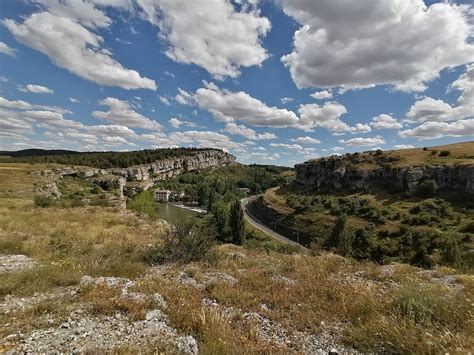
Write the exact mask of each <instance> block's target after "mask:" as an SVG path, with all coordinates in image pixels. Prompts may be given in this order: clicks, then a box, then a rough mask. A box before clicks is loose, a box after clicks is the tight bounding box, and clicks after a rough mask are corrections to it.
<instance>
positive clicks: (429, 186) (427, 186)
mask: <svg viewBox="0 0 474 355" xmlns="http://www.w3.org/2000/svg"><path fill="white" fill-rule="evenodd" d="M437 189H438V185H437V184H436V181H434V180H431V179H428V180H425V181H423V182H421V183H420V184H419V185H418V188H417V189H416V193H417V195H419V196H422V197H427V196H431V195H433V194H434V193H435V192H436V190H437Z"/></svg>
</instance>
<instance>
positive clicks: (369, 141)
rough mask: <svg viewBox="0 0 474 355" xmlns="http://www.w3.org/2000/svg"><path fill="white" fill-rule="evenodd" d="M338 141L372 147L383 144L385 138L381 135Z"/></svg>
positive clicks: (351, 145)
mask: <svg viewBox="0 0 474 355" xmlns="http://www.w3.org/2000/svg"><path fill="white" fill-rule="evenodd" d="M339 143H342V144H345V145H348V146H350V147H373V146H377V145H381V144H385V140H384V139H383V138H382V137H381V136H377V137H371V138H362V137H358V138H352V139H348V140H340V141H339Z"/></svg>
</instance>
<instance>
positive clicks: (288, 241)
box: [240, 195, 307, 250]
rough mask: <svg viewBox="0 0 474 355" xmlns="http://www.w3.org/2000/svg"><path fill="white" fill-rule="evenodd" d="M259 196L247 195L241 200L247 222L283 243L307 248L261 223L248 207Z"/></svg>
mask: <svg viewBox="0 0 474 355" xmlns="http://www.w3.org/2000/svg"><path fill="white" fill-rule="evenodd" d="M258 197H259V196H258V195H255V196H250V197H246V198H243V199H241V200H240V203H241V204H242V210H243V211H244V217H245V220H246V221H247V222H249V223H250V224H251V225H252V226H254V227H255V228H257V229H259V230H261V231H262V232H264V233H265V234H268V235H269V236H270V237H272V238H274V239H276V240H278V241H280V242H282V243H285V244H290V245H295V246H298V247H300V248H302V249H304V250H307V248H306V247H304V246H302V245H301V244H299V243H296V242H294V241H292V240H291V239H288V238H286V237H284V236H282V235H281V234H279V233H277V232H275V231H274V230H272V229H270V228H268V227H267V226H265V225H264V224H263V223H261V222H260V221H259V220H258V219H257V218H255V217H254V216H253V215H252V214H251V213H250V212H249V210H248V208H247V207H248V204H249V202H252V201H253V200H255V199H256V198H258Z"/></svg>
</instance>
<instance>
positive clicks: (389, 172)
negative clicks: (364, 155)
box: [295, 158, 474, 193]
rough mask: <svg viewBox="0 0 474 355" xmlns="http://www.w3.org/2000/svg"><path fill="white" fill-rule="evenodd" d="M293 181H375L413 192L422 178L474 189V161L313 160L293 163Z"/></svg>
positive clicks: (364, 184) (368, 184)
mask: <svg viewBox="0 0 474 355" xmlns="http://www.w3.org/2000/svg"><path fill="white" fill-rule="evenodd" d="M295 171H296V182H297V183H298V184H301V185H306V186H315V187H317V188H318V189H319V188H330V189H334V188H336V189H340V188H356V189H370V188H372V187H374V186H376V185H378V186H385V187H389V188H393V189H395V190H400V191H409V192H414V191H416V189H417V188H418V186H419V184H420V183H421V182H423V181H425V180H434V181H435V182H436V185H437V186H438V187H439V188H443V189H456V190H461V191H467V192H470V193H474V165H460V166H446V165H422V166H408V167H403V166H402V167H400V166H384V167H380V168H375V169H370V170H369V169H357V168H354V167H351V165H350V164H349V163H348V162H347V161H345V160H344V159H343V158H331V159H325V160H313V161H308V162H305V163H302V164H297V165H295Z"/></svg>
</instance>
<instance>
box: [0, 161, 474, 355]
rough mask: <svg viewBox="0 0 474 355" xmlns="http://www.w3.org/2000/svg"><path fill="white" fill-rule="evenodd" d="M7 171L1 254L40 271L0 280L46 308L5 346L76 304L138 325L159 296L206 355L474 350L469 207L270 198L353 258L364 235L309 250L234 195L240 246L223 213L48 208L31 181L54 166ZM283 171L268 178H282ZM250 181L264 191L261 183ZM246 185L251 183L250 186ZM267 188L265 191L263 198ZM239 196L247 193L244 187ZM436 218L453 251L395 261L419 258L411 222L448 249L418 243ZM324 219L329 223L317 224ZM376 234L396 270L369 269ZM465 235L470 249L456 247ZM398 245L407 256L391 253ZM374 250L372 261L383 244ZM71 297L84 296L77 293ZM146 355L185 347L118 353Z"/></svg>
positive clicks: (20, 316) (31, 310)
mask: <svg viewBox="0 0 474 355" xmlns="http://www.w3.org/2000/svg"><path fill="white" fill-rule="evenodd" d="M0 166H1V168H0V175H1V176H2V181H5V184H1V186H0V216H1V218H0V250H1V254H2V256H5V255H20V254H21V255H25V256H27V257H28V258H31V260H32V262H33V263H34V264H32V265H31V267H28V268H18V269H13V270H10V271H6V272H5V271H3V272H0V285H1V286H0V298H1V302H2V304H5V305H9V304H11V303H12V302H14V301H15V300H19V298H18V297H21V299H22V300H30V299H31V300H34V299H37V298H39V299H40V301H38V302H32V303H30V304H27V305H26V306H24V307H20V308H12V310H10V311H9V312H7V313H2V315H0V322H1V323H2V324H4V327H2V329H1V330H0V338H4V339H6V338H7V337H8V336H9V335H10V334H13V333H15V334H16V333H22V334H30V333H31V332H32V331H39V330H42V329H44V330H47V329H49V328H50V327H53V328H54V327H60V326H61V324H62V323H63V322H65V321H67V319H68V317H70V314H71V312H73V311H75V310H77V309H81V312H83V316H84V317H101V316H104V317H105V316H111V317H115V316H116V315H117V314H120V315H121V316H122V317H126V319H128V320H129V322H130V323H129V324H135V323H134V322H139V321H141V320H143V319H145V318H146V316H147V314H148V312H149V311H150V310H152V309H154V308H155V307H157V303H156V302H157V301H153V300H152V297H153V295H156V294H157V293H159V294H160V295H161V296H162V297H163V299H164V301H165V302H166V304H167V307H166V308H165V309H164V310H163V311H164V312H165V313H166V317H167V319H168V321H169V325H170V326H171V327H173V328H174V329H176V331H177V333H178V334H180V335H191V336H193V337H194V338H195V339H196V340H197V343H198V347H199V350H200V351H201V352H202V353H204V354H215V353H262V352H266V353H270V352H292V351H296V352H298V351H299V352H304V349H303V348H302V347H300V346H302V345H301V344H303V341H302V340H298V339H303V338H304V339H308V337H310V338H311V339H317V340H318V341H320V342H321V343H322V344H329V345H326V347H325V349H326V350H330V348H329V347H336V348H338V349H350V350H352V351H354V350H357V351H361V352H396V353H400V352H401V353H407V352H412V353H439V352H443V353H444V352H467V351H469V350H470V349H472V348H473V347H474V342H473V338H472V332H471V330H472V320H473V315H472V293H473V291H474V279H473V277H472V275H470V274H469V273H468V268H467V266H466V265H465V262H466V254H465V253H466V248H467V244H466V242H465V241H463V238H464V237H465V236H469V235H471V233H472V232H473V227H472V221H471V220H470V219H469V218H468V216H469V214H468V210H463V209H462V208H461V207H459V206H458V205H457V204H456V203H454V202H449V203H448V202H447V201H448V200H447V199H446V200H443V201H438V200H430V199H428V200H422V199H420V200H404V199H402V200H396V201H392V200H389V199H387V200H385V199H380V198H379V199H377V200H375V197H374V196H372V195H353V196H344V197H342V196H332V197H329V196H323V197H318V196H315V195H314V196H313V195H308V199H306V200H305V198H303V197H302V194H301V193H300V192H298V191H292V190H284V189H283V190H281V191H280V190H277V191H274V190H273V192H272V194H274V195H270V196H266V198H267V200H271V201H272V203H275V201H282V202H283V201H284V202H285V203H284V205H282V208H283V209H291V210H294V211H295V212H294V213H296V215H295V223H298V224H301V225H303V224H305V223H306V224H307V225H308V226H311V228H313V229H311V228H310V229H311V230H313V231H314V233H319V231H322V230H323V229H324V230H325V231H327V232H328V233H330V235H332V237H331V243H330V244H331V247H328V249H334V251H336V252H344V253H346V251H347V240H348V239H347V238H348V236H353V238H355V239H354V240H353V243H352V244H351V246H352V249H351V250H350V252H347V253H346V254H347V255H348V256H349V257H347V258H345V257H342V256H340V255H337V254H334V253H333V252H331V251H325V250H324V249H321V248H314V249H312V250H311V251H310V252H304V251H303V250H300V249H298V248H295V247H289V246H286V245H283V244H281V243H279V242H276V241H274V240H272V239H270V237H268V236H267V235H265V234H263V233H262V232H260V231H259V230H256V229H254V228H253V227H252V226H250V225H248V224H242V223H241V221H240V219H239V218H240V217H239V216H240V214H239V211H238V209H237V208H236V205H234V204H232V202H233V201H235V198H232V199H229V203H228V207H226V208H229V211H232V213H230V215H233V216H235V218H233V219H232V222H230V223H229V224H228V226H231V231H230V232H229V233H230V234H229V236H230V237H229V238H230V239H229V241H234V242H235V241H236V240H237V239H238V238H240V237H241V236H242V235H241V234H238V235H237V234H235V228H237V227H236V226H242V225H243V226H244V231H245V232H244V238H243V240H241V241H240V242H235V244H228V243H224V242H225V240H219V238H218V237H216V238H213V237H212V236H213V235H216V236H217V235H218V234H217V232H216V229H217V228H219V226H218V224H217V223H216V221H215V220H214V222H209V221H212V219H213V218H214V217H213V214H212V213H210V214H209V215H208V216H205V217H202V218H201V219H199V220H197V221H195V222H194V223H192V224H189V223H184V224H182V225H181V224H178V225H177V226H174V227H173V226H169V225H167V224H166V223H164V222H163V221H160V220H159V219H157V218H156V216H154V215H153V212H152V211H151V213H150V211H149V208H150V205H149V202H148V197H147V196H146V195H142V196H141V197H139V198H137V199H135V200H133V201H131V202H130V204H129V207H131V206H132V207H133V206H134V208H133V209H123V208H119V207H107V206H90V205H81V206H75V207H72V206H70V205H68V204H62V203H58V202H57V201H56V202H55V203H53V204H52V205H48V204H47V203H46V206H40V205H41V204H43V202H44V201H43V202H40V201H38V200H37V201H35V198H34V196H35V194H34V192H33V190H34V185H35V184H36V185H38V186H40V185H42V184H44V183H48V181H47V178H46V177H43V176H37V175H32V174H30V173H31V171H34V170H38V169H41V168H45V166H41V165H39V166H36V165H30V164H25V165H22V164H18V165H15V166H13V165H10V164H7V163H5V164H0ZM226 169H228V170H226ZM226 169H224V168H223V170H219V169H217V170H214V171H211V172H209V173H208V174H202V176H200V177H197V179H198V180H200V179H204V180H203V181H206V183H209V181H216V185H215V186H214V187H216V186H219V185H220V184H221V183H223V184H224V186H226V184H228V182H226V181H227V180H226V179H225V178H224V177H225V176H228V177H229V179H230V180H231V181H240V180H241V179H242V178H243V177H245V173H242V174H241V175H240V176H238V175H237V174H236V173H235V172H236V171H244V170H243V168H242V167H235V169H237V170H232V169H234V167H228V168H226ZM252 169H255V168H251V169H250V170H248V171H253V170H252ZM226 174H227V175H226ZM277 175H278V174H276V175H273V177H272V178H270V179H268V180H269V181H271V180H274V179H276V180H278V179H280V178H279V177H278V176H277ZM236 176H237V177H236ZM183 179H189V177H185V178H183ZM206 179H209V180H206ZM245 179H246V181H250V182H252V181H253V182H255V175H249V176H247V177H245ZM265 180H267V179H266V178H264V179H263V180H262V181H265ZM187 181H188V182H186V183H185V182H183V181H179V178H177V179H175V181H170V182H169V184H170V185H169V186H172V185H171V184H179V185H178V186H185V185H190V186H193V188H196V190H198V185H199V182H198V183H196V184H191V183H189V180H187ZM217 181H221V182H219V183H217ZM270 185H271V184H270ZM235 186H236V187H237V188H238V187H240V185H239V183H238V182H237V183H236V185H235ZM185 187H186V186H185ZM242 187H244V186H242ZM245 187H246V186H245ZM267 187H268V185H266V184H262V185H261V187H259V189H261V190H263V189H264V188H267ZM69 188H70V189H76V188H77V189H78V190H81V189H82V188H84V189H85V190H88V189H89V187H84V186H82V187H81V186H80V185H77V184H76V182H69V183H68V187H67V189H69ZM64 189H66V187H64ZM212 190H213V191H220V190H219V189H217V188H213V189H212ZM64 191H65V190H64ZM228 191H229V190H227V189H223V190H222V191H221V192H223V194H220V193H219V195H218V197H217V199H218V200H219V201H220V200H221V199H222V201H226V199H225V195H226V193H227V192H228ZM230 191H231V193H232V194H236V193H235V191H237V190H230ZM239 191H240V190H239ZM70 192H71V193H73V191H70ZM87 193H91V192H90V191H89V192H87ZM252 193H253V191H252ZM236 196H237V194H236ZM356 201H358V202H356ZM361 201H365V202H361ZM226 206H227V205H226ZM385 210H386V212H384V211H385ZM398 214H399V215H398ZM424 214H429V216H430V217H429V222H428V225H429V224H430V223H431V224H432V226H431V227H433V228H436V229H437V230H438V231H439V232H440V233H441V232H443V231H444V230H443V228H445V229H446V231H447V232H448V231H449V233H450V234H449V235H451V233H452V234H453V235H454V236H453V237H452V239H451V238H450V239H449V240H450V242H449V243H448V244H446V248H444V249H443V248H441V247H439V245H441V244H436V245H437V246H438V247H437V248H435V249H436V251H434V252H430V249H429V248H428V250H427V251H428V255H429V257H430V258H431V259H432V261H433V265H432V266H433V268H432V270H423V269H422V268H419V267H417V266H413V265H407V264H402V263H393V261H404V259H403V258H405V257H406V258H408V257H410V258H411V257H413V255H414V253H416V251H415V250H414V249H407V250H405V249H403V248H404V247H405V246H406V245H408V244H407V243H408V242H407V243H405V242H403V243H402V242H394V241H396V240H398V239H397V238H398V237H397V238H395V237H394V235H395V234H397V233H400V229H401V228H402V226H406V227H403V228H408V230H410V233H411V236H412V240H413V242H415V241H416V240H420V238H426V239H422V240H423V244H425V243H428V244H427V245H429V243H431V242H432V243H441V241H442V240H444V239H443V238H445V237H443V236H444V235H445V234H442V236H441V237H440V238H439V239H438V238H431V237H427V236H426V235H421V234H416V233H421V232H422V230H426V228H421V227H426V224H422V225H421V224H420V222H419V221H418V220H417V218H428V217H424ZM319 215H321V216H325V219H321V220H320V222H318V223H315V222H314V221H315V219H314V218H315V217H316V216H319ZM310 218H312V220H313V222H309V221H310ZM336 220H337V221H338V222H337V223H336V224H335V221H336ZM460 220H461V221H462V222H461V223H460ZM318 221H319V220H318ZM336 226H337V228H336ZM211 227H212V228H213V230H211V229H210V228H211ZM333 227H334V228H333ZM370 228H373V229H374V230H375V232H376V233H377V236H374V235H372V234H371V236H370V238H375V241H374V243H375V244H374V245H379V244H380V245H381V246H380V247H379V248H382V249H376V250H378V252H379V253H387V254H383V255H382V254H381V255H382V256H381V259H380V260H381V261H383V262H384V263H389V262H392V263H389V264H388V265H381V264H379V263H376V262H372V261H369V259H373V258H372V256H369V257H365V256H358V255H357V253H359V252H360V251H361V250H363V249H360V248H359V247H357V246H356V245H359V244H361V245H363V244H364V241H365V240H366V239H364V238H365V237H362V236H361V235H360V233H361V232H358V231H359V230H362V231H364V233H366V232H365V231H367V233H369V232H370V231H371V229H370ZM224 229H225V227H224ZM382 230H387V232H386V233H389V234H387V237H383V236H382V235H379V233H382ZM407 233H408V232H407ZM426 233H428V232H426ZM234 234H235V235H236V237H234ZM392 234H393V235H392ZM318 235H319V234H318ZM404 235H405V234H404ZM370 238H369V240H371V239H370ZM403 238H407V237H406V236H405V237H403ZM457 238H460V239H459V242H453V240H456V241H457ZM322 240H323V239H321V241H322ZM357 243H358V244H357ZM239 244H242V245H239ZM435 249H433V250H435ZM399 250H401V251H403V253H402V254H401V255H403V258H400V256H396V257H394V256H391V254H389V253H388V252H387V251H392V252H393V251H397V253H398V251H399ZM366 251H367V252H368V253H372V252H373V251H372V247H371V248H369V249H367V250H366ZM387 255H388V256H387ZM397 255H398V254H397ZM459 256H461V257H460V258H459ZM357 259H360V260H357ZM362 259H367V261H364V260H362ZM441 260H446V261H447V262H441ZM448 260H449V262H448ZM441 264H446V265H449V267H448V266H441ZM85 276H91V277H121V278H125V279H127V280H129V281H130V282H133V286H131V288H130V292H133V293H135V294H139V295H144V296H143V297H145V298H143V299H141V298H137V299H134V298H131V297H129V298H123V297H121V296H120V292H119V291H117V289H114V288H113V287H112V286H104V285H98V284H97V285H96V284H90V285H84V284H83V283H82V282H81V280H82V279H84V277H85ZM70 288H74V289H76V290H77V291H75V293H70V292H69V291H67V290H70ZM43 295H45V297H44V298H42V297H43ZM55 295H57V296H55ZM46 296H47V297H46ZM22 302H26V301H22ZM46 316H47V317H48V318H45V317H46ZM45 319H48V321H46V320H45ZM305 337H306V338H305ZM294 339H297V340H294ZM298 344H299V345H298ZM14 346H15V343H14V342H6V343H5V342H2V343H1V344H0V349H3V350H9V349H12V348H14ZM93 350H94V349H91V351H93ZM96 350H99V351H100V349H96ZM137 350H139V351H141V352H152V351H165V352H166V351H173V350H172V349H171V350H170V349H167V348H166V347H163V345H160V344H155V343H153V342H150V343H149V344H148V345H147V346H146V347H141V348H140V349H134V348H130V349H129V348H124V347H123V346H120V347H117V348H116V349H115V351H116V352H127V351H137Z"/></svg>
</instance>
